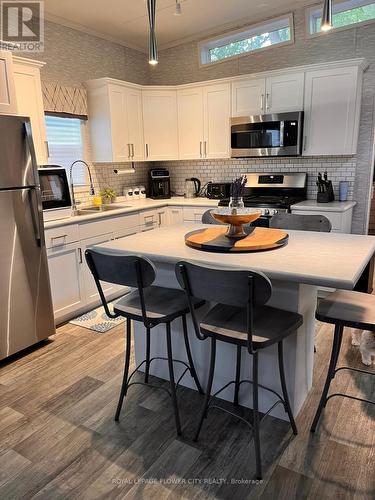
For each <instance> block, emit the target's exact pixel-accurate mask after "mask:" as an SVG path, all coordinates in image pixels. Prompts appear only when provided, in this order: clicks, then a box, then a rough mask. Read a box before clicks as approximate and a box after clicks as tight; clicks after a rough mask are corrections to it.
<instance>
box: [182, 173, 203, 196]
mask: <svg viewBox="0 0 375 500" xmlns="http://www.w3.org/2000/svg"><path fill="white" fill-rule="evenodd" d="M200 190H201V181H200V180H199V179H197V178H196V177H190V178H189V179H185V194H184V196H185V198H196V197H197V196H199V193H200Z"/></svg>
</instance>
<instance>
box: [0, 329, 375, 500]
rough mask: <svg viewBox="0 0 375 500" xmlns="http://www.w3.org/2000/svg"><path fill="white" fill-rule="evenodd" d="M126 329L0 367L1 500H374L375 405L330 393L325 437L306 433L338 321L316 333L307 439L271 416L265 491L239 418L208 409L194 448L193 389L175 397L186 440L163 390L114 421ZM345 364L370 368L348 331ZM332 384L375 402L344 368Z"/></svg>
mask: <svg viewBox="0 0 375 500" xmlns="http://www.w3.org/2000/svg"><path fill="white" fill-rule="evenodd" d="M123 328H124V327H123V326H119V327H117V328H116V329H114V330H112V331H110V332H109V333H107V334H103V335H100V334H96V333H93V332H91V331H89V330H86V329H83V328H80V327H76V326H73V325H65V326H63V327H61V328H59V330H58V334H57V335H56V336H55V338H54V339H53V340H52V341H50V342H48V343H46V344H44V345H42V346H41V347H40V348H38V349H35V350H32V351H30V352H29V354H27V355H26V356H23V357H19V358H18V359H16V360H13V361H12V362H10V363H3V364H2V365H1V366H0V498H1V499H21V498H25V499H31V498H38V499H43V498H44V499H52V498H53V499H54V500H57V499H63V498H66V499H75V498H80V499H96V498H102V499H107V498H108V499H112V498H142V499H143V498H145V499H148V498H156V499H164V498H168V499H177V498H189V499H194V498H196V499H204V498H219V499H227V498H233V497H235V498H236V499H241V498H261V499H288V500H290V499H303V498H314V499H315V498H319V499H325V498H327V499H328V498H329V499H333V498H340V499H344V498H350V499H365V498H375V407H371V406H369V405H367V406H366V405H365V404H362V403H359V402H356V401H350V400H346V399H342V398H334V399H333V400H331V401H330V402H329V403H328V405H327V408H326V410H325V412H324V416H323V418H322V420H321V424H320V426H319V429H318V431H317V433H316V434H315V435H312V434H311V433H310V432H309V426H310V424H311V421H312V418H313V414H314V412H315V409H316V407H317V404H318V397H319V394H320V391H321V388H322V384H323V382H324V378H325V375H326V369H327V362H328V359H329V354H330V347H331V341H332V328H331V327H330V326H327V325H320V326H319V327H318V334H317V353H316V360H315V361H316V362H315V372H314V386H313V389H312V391H311V394H310V396H309V398H308V400H307V401H306V404H305V405H304V408H303V410H302V411H301V413H300V415H299V416H298V419H297V424H298V427H299V435H298V436H297V437H293V436H292V434H291V431H290V428H289V425H288V424H287V423H285V422H281V421H279V420H276V419H273V418H271V417H268V418H267V419H266V420H265V424H264V426H263V429H262V435H261V439H262V449H263V461H264V469H265V474H264V480H263V482H262V483H261V484H252V479H253V477H254V451H253V446H252V442H251V435H250V433H249V430H248V428H247V427H246V426H245V425H244V424H242V423H241V422H239V421H238V420H236V419H233V418H232V417H231V416H229V415H227V414H224V413H222V412H218V411H216V410H212V412H211V413H210V415H209V419H208V420H207V421H206V423H205V425H204V428H203V431H202V434H201V439H200V441H199V443H197V444H196V443H193V442H192V436H193V432H194V429H195V425H196V419H197V411H198V408H199V407H200V404H201V401H202V398H201V396H199V395H198V394H197V393H196V392H194V391H190V390H188V389H184V388H182V389H181V392H179V402H180V409H181V417H182V422H183V423H184V438H183V439H177V438H176V436H175V428H174V420H173V416H172V411H171V407H170V402H169V398H168V396H167V395H166V394H165V393H164V391H155V390H152V389H149V388H145V387H142V386H135V387H133V388H132V389H131V390H130V392H129V395H128V398H127V401H126V403H125V409H124V411H123V413H122V418H121V421H120V423H115V422H114V420H113V416H114V412H115V407H116V403H117V397H118V392H119V386H120V381H121V375H122V368H123V359H122V356H123V355H122V352H123ZM341 362H343V363H348V364H349V363H350V364H353V365H355V366H359V367H361V366H362V365H361V363H360V356H359V352H358V350H357V348H354V347H352V346H351V345H350V332H349V331H348V332H347V334H346V337H345V342H344V346H343V349H342V355H341ZM372 370H373V371H375V367H374V366H373V367H372ZM153 382H154V383H156V384H164V383H165V382H163V381H160V380H157V379H154V380H153ZM334 387H335V389H337V390H339V391H341V392H350V393H352V394H357V395H362V396H365V397H366V398H368V399H371V398H372V399H375V379H371V377H369V376H359V375H358V374H354V373H346V372H341V374H340V375H339V376H337V377H336V380H335V381H334ZM245 413H246V412H245V411H244V414H245Z"/></svg>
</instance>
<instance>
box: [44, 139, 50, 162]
mask: <svg viewBox="0 0 375 500" xmlns="http://www.w3.org/2000/svg"><path fill="white" fill-rule="evenodd" d="M44 144H45V145H46V153H47V158H49V157H50V154H49V144H48V141H44Z"/></svg>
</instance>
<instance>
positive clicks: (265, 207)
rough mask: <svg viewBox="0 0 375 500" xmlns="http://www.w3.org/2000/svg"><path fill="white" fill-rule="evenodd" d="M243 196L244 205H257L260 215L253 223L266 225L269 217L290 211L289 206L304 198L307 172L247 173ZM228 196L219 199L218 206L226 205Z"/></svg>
mask: <svg viewBox="0 0 375 500" xmlns="http://www.w3.org/2000/svg"><path fill="white" fill-rule="evenodd" d="M246 177H247V184H246V191H245V196H244V204H245V207H257V208H260V209H261V210H262V217H260V219H258V221H256V222H255V223H254V225H257V226H263V227H268V225H269V219H270V218H271V217H272V216H273V215H275V214H277V213H279V212H290V207H291V206H292V205H294V204H295V203H299V202H300V201H303V200H305V199H306V193H307V174H306V173H302V172H292V173H259V172H256V173H249V174H246ZM228 204H229V198H224V199H222V200H220V202H219V206H228Z"/></svg>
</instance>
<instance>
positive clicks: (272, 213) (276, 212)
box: [271, 208, 279, 215]
mask: <svg viewBox="0 0 375 500" xmlns="http://www.w3.org/2000/svg"><path fill="white" fill-rule="evenodd" d="M278 213H279V211H278V210H277V209H276V208H274V209H273V210H271V215H276V214H278Z"/></svg>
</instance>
